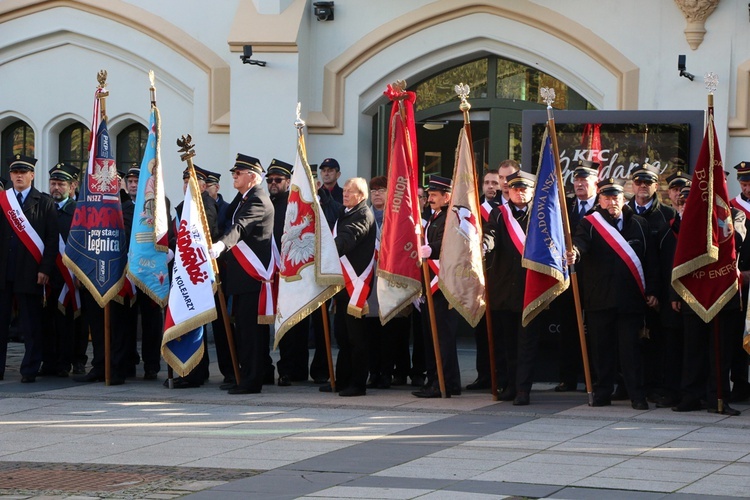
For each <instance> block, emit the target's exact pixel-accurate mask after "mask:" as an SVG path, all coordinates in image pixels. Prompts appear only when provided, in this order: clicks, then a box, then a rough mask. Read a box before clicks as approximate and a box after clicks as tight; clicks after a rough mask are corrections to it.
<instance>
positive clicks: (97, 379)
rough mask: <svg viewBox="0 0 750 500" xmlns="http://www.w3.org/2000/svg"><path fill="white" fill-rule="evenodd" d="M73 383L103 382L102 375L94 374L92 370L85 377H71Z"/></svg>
mask: <svg viewBox="0 0 750 500" xmlns="http://www.w3.org/2000/svg"><path fill="white" fill-rule="evenodd" d="M73 381H74V382H104V375H101V374H99V373H95V372H94V370H91V371H90V372H88V373H87V374H86V375H81V376H79V377H73Z"/></svg>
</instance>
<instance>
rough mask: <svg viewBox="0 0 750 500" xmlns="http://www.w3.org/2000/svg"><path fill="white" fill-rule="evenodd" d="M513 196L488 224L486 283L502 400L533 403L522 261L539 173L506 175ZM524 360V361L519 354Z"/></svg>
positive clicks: (532, 342)
mask: <svg viewBox="0 0 750 500" xmlns="http://www.w3.org/2000/svg"><path fill="white" fill-rule="evenodd" d="M506 180H507V183H508V188H509V196H510V198H509V200H508V203H505V204H503V205H501V206H499V207H497V208H495V209H494V210H493V211H492V213H491V214H490V219H489V221H488V223H487V224H486V225H485V227H486V231H485V233H484V245H485V246H486V248H487V252H488V257H487V262H489V263H490V264H488V266H487V282H488V285H489V287H490V289H489V293H488V296H489V302H490V304H489V305H490V309H491V311H492V327H493V330H494V331H493V332H492V334H493V336H494V338H495V359H496V361H497V362H498V366H500V367H502V368H498V370H497V373H498V381H499V385H500V386H501V387H505V389H504V390H503V391H502V392H501V393H500V395H499V396H498V399H499V400H500V401H513V404H517V405H527V404H529V391H530V389H531V375H532V368H533V358H534V357H535V347H536V343H537V342H538V335H536V332H532V331H530V330H529V329H528V328H524V327H522V326H521V315H522V312H523V295H524V288H525V286H526V269H524V268H523V267H522V265H521V259H522V257H523V246H524V242H525V240H526V230H527V226H528V223H529V215H530V212H531V201H532V197H533V196H534V186H535V185H536V177H535V176H534V175H531V174H529V173H528V172H524V171H522V170H518V171H516V172H514V173H512V174H510V175H508V177H507V179H506ZM521 352H523V363H521V364H519V353H521Z"/></svg>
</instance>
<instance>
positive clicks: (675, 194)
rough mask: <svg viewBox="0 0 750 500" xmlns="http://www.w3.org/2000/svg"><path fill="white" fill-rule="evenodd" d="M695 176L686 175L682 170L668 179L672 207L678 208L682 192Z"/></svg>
mask: <svg viewBox="0 0 750 500" xmlns="http://www.w3.org/2000/svg"><path fill="white" fill-rule="evenodd" d="M692 179H693V176H691V175H690V174H686V173H685V172H683V171H682V170H677V171H676V172H675V173H673V174H672V175H670V176H669V177H667V187H668V193H669V200H670V201H671V202H672V207H674V208H675V209H676V208H677V205H678V203H677V200H678V198H679V196H680V191H681V190H682V188H683V187H685V184H686V183H688V182H690V181H691V180H692Z"/></svg>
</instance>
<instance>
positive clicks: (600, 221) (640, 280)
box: [584, 212, 646, 297]
mask: <svg viewBox="0 0 750 500" xmlns="http://www.w3.org/2000/svg"><path fill="white" fill-rule="evenodd" d="M584 218H585V219H587V220H588V221H589V222H591V225H592V226H593V227H594V229H596V232H597V233H599V235H600V236H601V237H602V238H604V241H606V242H607V244H609V246H610V247H611V248H612V250H614V251H615V253H616V254H617V255H618V256H619V257H620V258H621V259H622V261H623V262H624V263H625V265H626V266H628V269H629V270H630V273H631V274H632V275H633V279H635V282H636V283H637V284H638V288H639V289H640V291H641V294H642V295H643V296H644V297H645V296H646V278H645V277H644V275H643V266H642V265H641V259H639V258H638V255H636V253H635V251H633V247H631V246H630V245H628V242H627V241H626V240H625V238H623V237H622V235H621V234H620V232H619V231H618V230H617V229H616V228H614V227H613V226H612V225H611V224H610V223H609V222H607V221H606V220H605V219H604V217H602V214H600V213H599V212H594V213H592V214H589V215H587V216H586V217H584Z"/></svg>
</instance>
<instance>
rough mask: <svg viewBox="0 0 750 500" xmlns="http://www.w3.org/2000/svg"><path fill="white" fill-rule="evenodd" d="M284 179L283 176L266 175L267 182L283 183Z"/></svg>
mask: <svg viewBox="0 0 750 500" xmlns="http://www.w3.org/2000/svg"><path fill="white" fill-rule="evenodd" d="M283 180H284V178H283V177H266V182H267V183H269V184H281V182H282V181H283Z"/></svg>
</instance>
